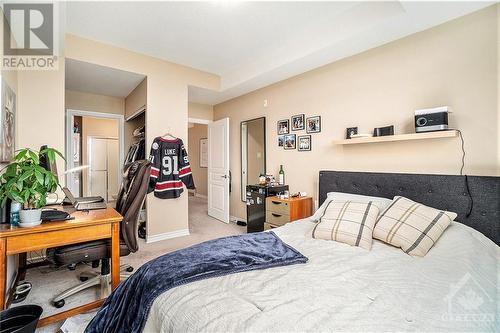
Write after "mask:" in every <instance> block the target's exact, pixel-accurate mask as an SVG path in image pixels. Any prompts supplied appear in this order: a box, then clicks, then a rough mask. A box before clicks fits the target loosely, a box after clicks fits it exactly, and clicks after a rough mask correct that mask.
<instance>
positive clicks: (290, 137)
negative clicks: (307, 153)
mask: <svg viewBox="0 0 500 333" xmlns="http://www.w3.org/2000/svg"><path fill="white" fill-rule="evenodd" d="M284 137H285V141H284V148H285V149H286V150H292V149H295V147H296V143H295V134H287V135H284Z"/></svg>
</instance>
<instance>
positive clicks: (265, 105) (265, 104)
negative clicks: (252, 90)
mask: <svg viewBox="0 0 500 333" xmlns="http://www.w3.org/2000/svg"><path fill="white" fill-rule="evenodd" d="M264 107H265V108H267V99H265V100H264Z"/></svg>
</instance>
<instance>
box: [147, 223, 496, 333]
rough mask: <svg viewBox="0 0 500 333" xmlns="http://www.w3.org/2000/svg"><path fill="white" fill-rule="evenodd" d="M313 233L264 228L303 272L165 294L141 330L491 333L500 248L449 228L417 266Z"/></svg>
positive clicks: (381, 248) (248, 276)
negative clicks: (296, 254) (298, 259)
mask: <svg viewBox="0 0 500 333" xmlns="http://www.w3.org/2000/svg"><path fill="white" fill-rule="evenodd" d="M313 226H314V223H313V222H311V221H310V220H308V219H305V220H301V221H297V222H294V223H289V224H287V225H285V226H283V227H280V228H277V229H273V231H274V232H275V233H276V234H277V235H278V236H279V237H280V238H281V239H282V240H283V241H284V242H286V243H287V244H289V245H290V246H292V247H294V248H295V249H297V250H298V251H300V252H301V253H302V254H303V255H305V256H307V257H308V258H309V262H308V263H306V264H301V265H294V266H288V267H278V268H271V269H267V270H262V271H251V272H244V273H237V274H233V275H229V276H224V277H218V278H213V279H207V280H202V281H197V282H194V283H191V284H187V285H183V286H179V287H176V288H174V289H171V290H169V291H167V292H165V293H164V294H162V295H160V296H159V297H158V298H157V299H156V301H155V302H154V303H153V306H152V307H151V311H150V313H149V317H148V320H147V323H146V326H145V330H144V331H145V332H201V331H203V332H304V331H309V332H312V331H315V332H319V331H349V332H352V331H371V332H373V331H427V332H429V331H492V332H493V331H496V332H498V331H500V327H499V326H500V325H499V317H498V315H497V313H498V306H499V304H498V300H499V299H500V292H499V280H498V279H499V276H500V264H499V263H500V248H499V247H498V246H497V245H495V244H494V243H493V242H492V241H490V240H489V239H487V238H486V237H484V236H483V235H482V234H480V233H479V232H477V231H475V230H473V229H471V228H469V227H467V226H465V225H463V224H460V223H456V222H454V223H452V224H451V225H450V227H449V228H448V229H447V230H446V232H445V233H444V234H443V236H442V237H441V238H440V239H439V241H438V242H437V243H436V245H435V246H434V247H433V248H432V249H431V250H430V251H429V253H428V254H427V255H426V256H425V257H423V258H419V257H411V256H409V255H407V254H405V253H404V252H403V251H401V250H400V249H397V248H394V247H392V246H389V245H387V244H384V243H382V242H379V241H376V240H374V244H373V247H372V250H371V251H367V250H365V249H362V248H358V247H353V246H349V245H346V244H342V243H338V242H335V241H325V240H317V239H312V237H311V230H312V228H313Z"/></svg>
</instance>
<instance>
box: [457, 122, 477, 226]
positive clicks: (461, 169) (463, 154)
mask: <svg viewBox="0 0 500 333" xmlns="http://www.w3.org/2000/svg"><path fill="white" fill-rule="evenodd" d="M457 131H458V136H459V137H460V141H461V148H462V165H461V167H460V176H465V189H466V190H467V196H468V197H469V207H468V209H467V213H466V214H465V217H469V216H470V215H471V214H472V207H474V199H473V198H472V194H471V193H470V187H469V178H468V177H467V175H464V168H465V140H464V136H463V135H462V131H461V130H457Z"/></svg>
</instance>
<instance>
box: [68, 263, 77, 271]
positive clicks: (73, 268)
mask: <svg viewBox="0 0 500 333" xmlns="http://www.w3.org/2000/svg"><path fill="white" fill-rule="evenodd" d="M68 269H69V270H70V271H74V270H75V269H76V264H69V265H68Z"/></svg>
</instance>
